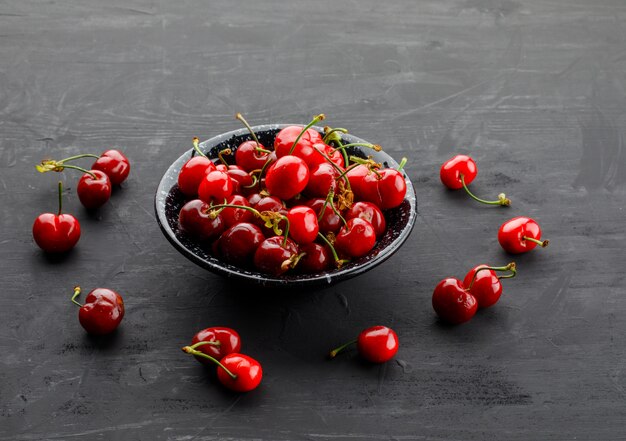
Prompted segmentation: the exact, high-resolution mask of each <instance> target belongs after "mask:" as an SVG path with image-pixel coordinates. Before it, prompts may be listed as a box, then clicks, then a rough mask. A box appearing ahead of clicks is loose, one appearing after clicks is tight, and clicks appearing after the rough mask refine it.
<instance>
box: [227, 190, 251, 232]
mask: <svg viewBox="0 0 626 441" xmlns="http://www.w3.org/2000/svg"><path fill="white" fill-rule="evenodd" d="M226 203H227V204H229V205H240V206H242V207H249V206H250V204H249V203H248V200H247V199H246V198H245V197H244V196H241V195H239V194H234V195H231V196H229V197H228V198H226ZM220 215H221V216H222V218H223V219H224V224H225V225H226V227H227V228H228V227H232V226H233V225H235V224H238V223H240V222H251V221H252V219H254V214H252V212H251V211H249V210H246V209H245V208H230V207H228V208H224V209H223V210H222V211H221V212H220Z"/></svg>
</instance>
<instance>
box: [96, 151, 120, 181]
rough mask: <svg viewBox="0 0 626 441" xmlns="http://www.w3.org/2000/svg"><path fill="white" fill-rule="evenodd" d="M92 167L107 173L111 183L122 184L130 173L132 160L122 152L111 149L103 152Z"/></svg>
mask: <svg viewBox="0 0 626 441" xmlns="http://www.w3.org/2000/svg"><path fill="white" fill-rule="evenodd" d="M91 168H92V169H93V170H100V171H102V172H104V173H106V175H107V176H108V177H109V179H110V180H111V184H113V185H120V184H121V183H122V182H124V181H125V180H126V178H127V177H128V174H129V173H130V162H129V161H128V158H127V157H126V156H124V154H123V153H122V152H120V151H119V150H115V149H111V150H107V151H105V152H104V153H102V154H101V155H100V158H98V159H97V160H96V162H94V163H93V165H92V166H91Z"/></svg>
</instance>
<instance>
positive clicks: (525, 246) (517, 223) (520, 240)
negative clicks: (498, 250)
mask: <svg viewBox="0 0 626 441" xmlns="http://www.w3.org/2000/svg"><path fill="white" fill-rule="evenodd" d="M498 242H500V245H501V246H502V248H504V250H505V251H506V252H507V253H511V254H520V253H525V252H527V251H530V250H532V249H533V248H535V247H536V246H537V245H540V246H541V247H542V248H545V247H547V246H548V243H549V241H548V240H544V241H542V240H541V228H540V227H539V224H538V223H537V222H535V220H533V219H531V218H529V217H523V216H520V217H514V218H513V219H510V220H508V221H506V222H505V223H503V224H502V226H501V227H500V229H499V230H498Z"/></svg>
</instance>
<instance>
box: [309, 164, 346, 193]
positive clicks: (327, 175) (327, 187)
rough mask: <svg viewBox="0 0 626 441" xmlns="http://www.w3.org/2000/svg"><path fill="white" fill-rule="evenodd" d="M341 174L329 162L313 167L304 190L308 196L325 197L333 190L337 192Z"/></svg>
mask: <svg viewBox="0 0 626 441" xmlns="http://www.w3.org/2000/svg"><path fill="white" fill-rule="evenodd" d="M338 176H339V172H338V171H337V170H336V169H335V168H334V167H333V166H332V165H330V164H329V163H328V162H323V163H321V164H317V165H315V166H313V167H312V168H311V169H310V171H309V182H308V184H307V186H306V188H305V189H304V192H305V193H306V195H307V196H310V197H323V198H325V197H326V195H327V194H328V193H329V192H330V191H331V190H332V192H333V193H336V192H337V177H338Z"/></svg>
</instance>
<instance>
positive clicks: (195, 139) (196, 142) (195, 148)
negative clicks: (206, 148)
mask: <svg viewBox="0 0 626 441" xmlns="http://www.w3.org/2000/svg"><path fill="white" fill-rule="evenodd" d="M191 142H192V143H193V151H192V152H191V156H192V157H193V154H194V152H196V153H197V154H199V155H200V156H204V157H205V158H206V155H205V154H204V153H202V150H200V140H199V139H198V137H197V136H194V137H193V140H192V141H191Z"/></svg>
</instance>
